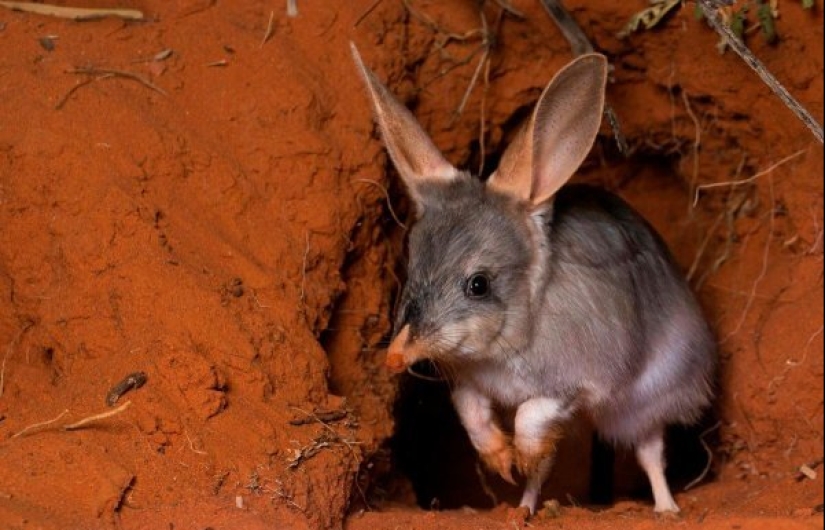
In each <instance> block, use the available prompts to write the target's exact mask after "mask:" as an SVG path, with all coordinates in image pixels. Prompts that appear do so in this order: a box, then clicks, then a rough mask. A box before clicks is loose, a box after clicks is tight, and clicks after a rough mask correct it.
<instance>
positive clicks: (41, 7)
mask: <svg viewBox="0 0 825 530" xmlns="http://www.w3.org/2000/svg"><path fill="white" fill-rule="evenodd" d="M0 6H2V7H7V8H9V9H11V10H13V11H23V12H25V13H35V14H37V15H47V16H52V17H58V18H68V19H70V20H95V19H98V18H105V17H117V18H122V19H125V20H143V13H142V12H140V11H137V10H135V9H89V8H82V7H64V6H56V5H51V4H39V3H35V2H6V1H0Z"/></svg>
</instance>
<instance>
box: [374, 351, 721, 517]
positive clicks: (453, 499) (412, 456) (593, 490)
mask: <svg viewBox="0 0 825 530" xmlns="http://www.w3.org/2000/svg"><path fill="white" fill-rule="evenodd" d="M414 370H415V372H416V373H418V374H421V375H423V376H424V378H422V377H416V376H413V375H409V374H405V375H404V376H402V377H401V380H400V383H399V385H400V386H399V394H398V399H397V401H396V403H395V410H394V414H395V421H396V431H395V435H394V436H393V438H392V439H391V440H390V449H391V452H392V458H393V467H394V469H395V471H396V477H395V480H407V481H409V483H410V485H411V486H412V489H413V491H414V494H415V503H416V504H417V505H418V506H419V507H421V508H424V509H458V508H461V507H464V506H469V507H472V508H479V509H488V508H492V507H494V506H496V505H497V504H499V503H506V504H509V505H512V506H517V505H518V502H519V500H520V498H521V493H522V490H521V487H516V486H512V485H510V484H508V483H506V482H505V481H504V480H503V479H501V478H500V477H498V476H497V475H494V474H493V473H491V472H489V471H487V470H486V469H484V467H483V464H482V463H481V462H480V460H479V458H478V456H477V454H476V451H475V449H474V448H473V447H472V445H470V441H469V439H468V437H467V434H466V432H465V431H464V427H463V426H462V425H461V423H460V422H459V419H458V416H457V415H456V412H455V409H454V408H453V405H452V403H451V401H450V396H449V391H450V389H449V384H448V383H447V382H446V381H441V380H437V379H438V373H437V371H436V370H435V369H434V368H433V367H431V366H429V364H428V363H419V364H418V365H416V366H415V367H414ZM715 422H716V420H715V419H714V414H713V412H712V411H708V413H707V414H706V416H705V418H703V420H702V421H701V422H700V423H699V424H697V425H695V426H692V427H671V428H670V429H669V430H668V432H667V442H666V443H667V461H668V468H667V476H668V482H669V484H670V487H671V490H672V491H673V493H674V495H677V499H678V493H680V492H682V491H683V490H684V488H685V486H687V485H688V484H690V483H691V482H693V481H694V480H695V479H696V478H697V477H700V476H702V475H703V473H706V474H705V475H704V478H703V481H702V482H707V481H710V480H713V471H712V470H708V471H707V472H705V471H704V470H705V468H706V466H708V463H709V462H708V454H707V451H706V450H705V447H704V446H703V445H702V440H704V443H705V444H707V446H708V447H709V448H712V447H714V446H715V439H714V438H715V433H716V430H715V429H713V428H712V427H713V425H714V424H715ZM703 433H704V436H703ZM393 489H396V490H398V491H404V488H400V489H399V488H393ZM407 491H408V490H407ZM549 499H556V500H558V501H559V502H560V503H561V504H563V505H584V506H603V505H610V504H612V503H614V502H616V501H617V500H622V499H635V500H639V501H641V502H648V503H652V497H651V493H650V487H649V485H648V482H647V478H646V477H645V475H644V473H643V472H642V470H641V468H640V467H639V466H638V464H637V463H636V459H635V456H634V454H633V452H632V450H629V449H625V448H613V447H612V446H610V445H609V444H606V443H605V442H603V441H601V440H600V439H599V438H598V436H597V435H596V434H595V433H594V432H593V429H592V427H591V426H590V424H589V422H588V420H587V419H586V418H583V417H581V418H580V417H577V418H574V419H573V420H571V421H570V422H568V423H567V424H566V425H565V430H564V438H563V439H562V441H561V443H560V445H559V450H558V453H557V457H556V463H555V465H554V468H553V472H552V474H551V475H550V477H549V478H548V480H547V482H546V483H545V486H544V488H543V490H542V496H541V501H544V500H549ZM393 500H395V501H398V502H410V501H411V499H409V498H397V499H393Z"/></svg>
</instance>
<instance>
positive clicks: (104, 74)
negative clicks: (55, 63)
mask: <svg viewBox="0 0 825 530" xmlns="http://www.w3.org/2000/svg"><path fill="white" fill-rule="evenodd" d="M69 73H72V74H82V75H92V76H98V77H97V79H110V78H112V77H122V78H124V79H131V80H132V81H137V82H138V83H140V84H141V85H143V86H145V87H146V88H148V89H150V90H154V91H155V92H157V93H158V94H162V95H164V96H166V95H167V94H166V91H165V90H163V89H162V88H160V87H159V86H157V85H156V84H154V83H152V82H151V81H149V80H148V79H146V78H145V77H143V76H142V75H139V74H136V73H134V72H126V71H123V70H110V69H107V68H95V67H80V68H75V69H73V70H69ZM77 88H79V87H76V88H74V89H73V90H72V91H74V90H76V89H77Z"/></svg>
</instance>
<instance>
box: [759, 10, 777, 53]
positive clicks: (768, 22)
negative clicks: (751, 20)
mask: <svg viewBox="0 0 825 530" xmlns="http://www.w3.org/2000/svg"><path fill="white" fill-rule="evenodd" d="M756 18H758V19H759V27H760V28H761V29H762V36H763V37H765V41H766V42H767V43H768V44H773V43H774V42H776V39H777V35H776V24H774V21H773V13H771V6H770V5H768V4H766V3H763V2H760V3H759V9H757V11H756Z"/></svg>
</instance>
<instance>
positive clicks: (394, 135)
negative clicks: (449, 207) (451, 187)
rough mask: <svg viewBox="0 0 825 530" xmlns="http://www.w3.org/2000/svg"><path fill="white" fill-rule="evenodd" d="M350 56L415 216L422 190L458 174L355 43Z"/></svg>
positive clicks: (420, 207) (421, 201) (419, 208)
mask: <svg viewBox="0 0 825 530" xmlns="http://www.w3.org/2000/svg"><path fill="white" fill-rule="evenodd" d="M350 46H351V47H352V57H353V59H354V60H355V64H356V65H357V66H358V71H359V72H360V73H361V77H362V78H363V79H364V82H365V84H366V85H367V88H368V89H369V93H370V98H371V100H372V108H373V112H374V114H375V118H376V121H377V122H378V127H379V128H380V129H381V135H382V137H383V138H384V144H385V145H386V147H387V151H388V152H389V154H390V158H391V159H392V161H393V164H394V165H395V168H396V169H397V170H398V173H399V174H400V175H401V178H402V179H403V180H404V184H405V185H406V187H407V191H408V192H409V194H410V197H411V198H412V199H413V201H414V202H415V204H416V209H417V211H418V213H419V214H420V213H421V210H423V208H424V204H423V200H422V196H421V195H422V193H421V192H422V190H423V188H425V187H426V186H427V185H428V184H432V183H433V182H447V181H450V180H453V179H455V178H458V177H459V176H460V175H461V173H460V172H459V171H458V169H456V168H455V167H454V166H453V165H452V164H450V163H449V162H448V161H447V159H446V158H444V155H442V154H441V151H439V150H438V148H437V147H436V146H435V144H434V143H433V141H432V140H431V139H430V137H429V136H427V133H426V132H424V129H423V128H422V127H421V125H420V124H419V123H418V121H417V120H416V119H415V117H414V116H413V115H412V113H411V112H410V111H409V110H408V109H407V107H405V106H404V105H402V104H401V102H399V101H398V100H397V99H395V97H393V95H392V94H390V92H389V90H387V88H386V87H385V86H384V85H383V84H381V82H380V81H378V79H377V78H376V77H375V74H374V73H372V71H371V70H370V69H369V68H367V67H366V66H365V65H364V61H363V60H362V59H361V55H360V54H359V53H358V49H357V48H356V47H355V44H352V43H350Z"/></svg>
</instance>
